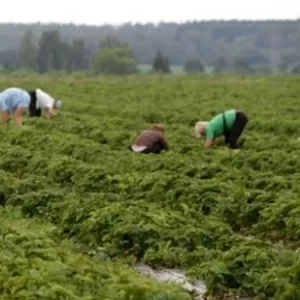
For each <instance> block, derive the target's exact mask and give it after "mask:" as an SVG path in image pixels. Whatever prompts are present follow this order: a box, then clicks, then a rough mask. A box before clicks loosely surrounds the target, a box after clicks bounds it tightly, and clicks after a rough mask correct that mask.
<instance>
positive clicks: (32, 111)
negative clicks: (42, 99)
mask: <svg viewBox="0 0 300 300" xmlns="http://www.w3.org/2000/svg"><path fill="white" fill-rule="evenodd" d="M28 94H29V96H30V104H29V117H40V116H41V115H42V110H41V109H40V108H39V109H37V108H36V101H37V100H36V92H35V91H29V92H28Z"/></svg>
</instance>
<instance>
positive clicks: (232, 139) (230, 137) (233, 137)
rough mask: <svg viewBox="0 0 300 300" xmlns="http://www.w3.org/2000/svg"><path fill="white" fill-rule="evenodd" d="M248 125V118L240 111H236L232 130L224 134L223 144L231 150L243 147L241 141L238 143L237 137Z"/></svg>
mask: <svg viewBox="0 0 300 300" xmlns="http://www.w3.org/2000/svg"><path fill="white" fill-rule="evenodd" d="M247 123H248V117H247V116H246V114H245V113H243V112H242V111H237V113H236V119H235V122H234V123H233V126H232V128H231V129H230V130H229V131H228V132H227V133H226V134H225V143H226V144H228V146H229V148H231V149H238V148H241V147H242V146H243V140H241V141H240V142H238V140H239V137H240V136H241V134H242V133H243V131H244V129H245V127H246V125H247Z"/></svg>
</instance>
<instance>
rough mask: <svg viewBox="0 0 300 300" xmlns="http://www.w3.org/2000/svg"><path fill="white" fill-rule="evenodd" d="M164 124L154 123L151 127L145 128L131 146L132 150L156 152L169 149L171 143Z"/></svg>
mask: <svg viewBox="0 0 300 300" xmlns="http://www.w3.org/2000/svg"><path fill="white" fill-rule="evenodd" d="M164 131H165V130H164V127H163V126H162V125H154V126H152V128H151V129H148V130H144V131H143V132H142V133H140V134H139V135H138V136H137V138H136V139H135V141H134V143H133V144H132V145H131V146H130V150H131V151H134V152H139V153H155V154H159V153H160V152H161V151H163V150H166V151H168V150H169V144H168V142H167V141H166V138H165V135H164Z"/></svg>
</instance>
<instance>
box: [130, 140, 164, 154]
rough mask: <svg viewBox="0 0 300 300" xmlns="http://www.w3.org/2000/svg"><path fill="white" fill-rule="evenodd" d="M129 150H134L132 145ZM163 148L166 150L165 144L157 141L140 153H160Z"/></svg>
mask: <svg viewBox="0 0 300 300" xmlns="http://www.w3.org/2000/svg"><path fill="white" fill-rule="evenodd" d="M129 150H130V151H133V150H132V149H131V146H129ZM163 150H164V147H163V145H162V144H161V143H160V142H156V143H153V144H152V146H151V147H148V148H146V149H145V150H143V151H141V152H140V153H145V154H149V153H154V154H159V153H160V152H161V151H163Z"/></svg>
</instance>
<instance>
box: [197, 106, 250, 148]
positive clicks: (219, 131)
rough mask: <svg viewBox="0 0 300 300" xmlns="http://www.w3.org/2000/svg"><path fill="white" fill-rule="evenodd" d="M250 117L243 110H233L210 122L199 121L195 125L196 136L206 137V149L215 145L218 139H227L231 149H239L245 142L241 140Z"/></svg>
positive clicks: (217, 116) (219, 115)
mask: <svg viewBox="0 0 300 300" xmlns="http://www.w3.org/2000/svg"><path fill="white" fill-rule="evenodd" d="M247 123H248V117H247V116H246V114H245V113H244V112H242V111H241V110H236V109H231V110H227V111H225V112H224V113H220V114H218V115H216V116H215V117H214V118H212V119H211V120H210V121H209V122H206V121H199V122H197V123H196V125H195V135H196V136H197V137H205V143H204V147H205V148H209V147H211V146H212V145H214V143H215V141H216V138H217V137H220V136H222V135H223V136H224V137H225V144H227V145H228V147H229V148H231V149H238V148H241V147H242V146H243V143H244V140H243V139H241V140H239V138H240V136H241V135H242V133H243V131H244V129H245V127H246V125H247Z"/></svg>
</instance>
